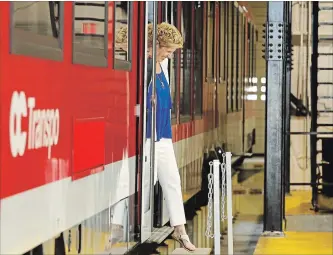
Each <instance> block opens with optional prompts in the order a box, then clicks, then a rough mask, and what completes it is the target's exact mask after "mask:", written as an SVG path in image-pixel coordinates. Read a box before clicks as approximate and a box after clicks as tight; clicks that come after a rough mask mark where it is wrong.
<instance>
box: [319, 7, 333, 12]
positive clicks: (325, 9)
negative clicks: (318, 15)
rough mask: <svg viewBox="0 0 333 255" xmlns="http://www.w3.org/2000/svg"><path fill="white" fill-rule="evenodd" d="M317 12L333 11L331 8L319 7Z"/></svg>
mask: <svg viewBox="0 0 333 255" xmlns="http://www.w3.org/2000/svg"><path fill="white" fill-rule="evenodd" d="M319 11H333V7H331V6H323V7H319Z"/></svg>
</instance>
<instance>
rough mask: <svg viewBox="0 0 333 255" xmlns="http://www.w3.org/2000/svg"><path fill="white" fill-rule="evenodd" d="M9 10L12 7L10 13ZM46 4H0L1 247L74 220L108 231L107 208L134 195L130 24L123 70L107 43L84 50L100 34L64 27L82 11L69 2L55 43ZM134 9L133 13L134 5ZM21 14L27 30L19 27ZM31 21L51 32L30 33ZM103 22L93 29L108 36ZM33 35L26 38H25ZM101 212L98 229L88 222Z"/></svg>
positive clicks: (13, 248) (46, 236)
mask: <svg viewBox="0 0 333 255" xmlns="http://www.w3.org/2000/svg"><path fill="white" fill-rule="evenodd" d="M11 4H13V5H14V6H13V7H11V6H10V5H11ZM98 4H99V6H98V5H95V6H94V8H95V9H96V13H97V14H96V15H97V16H98V15H101V14H103V17H102V18H106V16H104V15H105V13H108V14H109V19H110V21H112V20H113V19H114V17H113V15H114V12H113V10H114V9H113V8H114V5H113V4H111V3H110V4H109V5H108V6H107V7H103V3H98ZM22 5H23V6H22ZM22 7H25V8H22ZM57 7H58V6H56V8H57ZM11 8H13V9H14V10H16V11H15V12H14V13H15V15H14V16H12V17H11V16H10V15H11V12H10V10H11ZM49 8H50V5H49V4H48V3H47V2H44V3H35V4H33V5H30V4H29V3H28V2H27V3H18V4H16V3H15V4H14V3H1V14H2V15H1V24H2V25H3V27H5V29H3V30H2V31H1V38H3V39H2V40H1V41H2V44H1V57H2V58H1V60H2V62H5V63H6V65H5V66H2V69H1V71H2V72H3V73H4V75H3V76H2V78H1V79H2V81H3V86H4V90H3V93H1V95H2V106H3V107H1V123H3V124H4V125H3V126H2V127H3V128H2V129H1V147H2V148H3V150H2V151H1V162H2V168H1V193H0V194H1V223H2V224H1V244H2V245H1V253H6V254H11V253H15V254H19V253H24V252H26V251H27V250H29V249H32V248H33V247H35V246H37V245H39V244H41V243H43V242H46V241H47V240H50V239H53V238H54V237H57V236H58V235H59V234H60V233H61V232H63V231H65V230H68V229H70V228H71V227H73V226H75V225H81V224H82V223H83V226H82V225H81V226H80V229H81V230H80V231H82V233H83V232H84V231H86V232H85V233H87V231H92V230H94V228H103V230H105V232H108V231H109V216H108V215H109V213H110V210H111V207H112V206H113V205H115V204H116V203H117V202H119V201H120V200H122V199H128V196H129V195H131V194H134V192H135V158H136V155H135V150H136V142H135V129H136V123H135V118H136V117H135V114H134V109H135V104H136V90H137V88H136V86H137V81H136V68H137V66H136V65H137V55H136V50H137V48H136V46H137V41H136V38H137V28H136V27H135V26H136V23H133V35H132V38H131V39H132V47H133V48H132V59H131V61H132V63H131V69H129V70H131V71H126V70H121V69H119V68H118V69H117V70H115V69H114V68H113V66H114V65H113V64H114V63H113V60H112V56H113V46H112V43H106V44H104V45H103V44H100V45H103V47H104V52H105V54H107V56H108V57H105V55H103V54H104V53H103V54H100V56H99V58H94V57H91V56H89V55H88V56H87V55H85V56H84V54H85V51H89V50H90V51H91V52H95V53H96V54H97V53H98V54H99V53H100V52H101V51H100V50H98V49H96V48H94V47H92V46H94V45H96V44H97V45H98V44H99V43H100V41H101V40H93V41H89V40H88V41H87V40H86V41H85V42H83V43H81V44H78V43H77V42H78V41H77V40H76V39H77V38H78V37H80V36H81V37H84V35H85V33H88V34H89V33H91V32H92V31H88V32H87V31H84V30H85V29H86V26H84V24H79V28H80V29H82V30H80V31H77V29H78V28H77V27H75V31H73V30H72V27H71V26H68V25H66V24H72V23H73V22H72V21H73V19H74V17H73V14H74V15H76V16H75V17H82V16H83V17H84V15H87V13H88V14H89V12H87V11H84V10H82V11H78V10H77V6H76V5H74V4H73V3H70V2H68V3H64V4H63V5H62V4H61V5H60V9H59V10H61V12H60V14H62V15H63V16H62V17H60V20H61V21H60V25H59V26H60V33H62V35H61V36H60V39H63V40H62V41H61V43H60V46H59V44H58V45H57V39H55V38H54V34H53V37H52V32H51V28H52V24H50V20H49V19H48V18H47V16H46V18H45V15H44V13H50V10H51V9H49ZM52 8H54V6H53V7H52ZM62 8H63V9H62ZM80 8H81V7H80ZM88 8H89V7H88ZM98 8H99V9H98ZM100 8H102V11H100ZM73 9H74V10H73ZM92 9H93V8H92V7H91V8H90V9H89V10H92ZM52 11H54V10H52ZM22 12H23V13H22ZM29 12H30V13H29ZM27 13H28V14H29V15H28V14H27ZM32 14H34V15H32ZM50 15H51V14H50ZM90 15H93V14H90ZM132 15H133V17H131V18H133V20H135V19H137V18H138V17H137V15H138V13H137V4H136V3H134V4H133V11H132ZM31 17H32V18H31ZM16 18H17V19H16ZM99 18H101V17H99ZM11 19H12V20H13V24H14V25H13V26H14V27H13V29H12V31H10V30H9V29H10V24H9V21H10V20H11ZM38 19H39V21H40V23H38ZM25 20H26V21H27V20H29V22H30V23H29V26H31V27H30V30H24V29H22V27H24V26H23V24H22V23H23V22H24V21H25ZM61 22H63V25H61ZM39 24H42V25H43V26H46V27H44V29H49V30H42V29H41V28H40V30H36V29H35V27H34V26H37V27H38V25H39ZM111 24H113V23H112V22H111ZM56 25H58V24H56ZM40 26H41V25H40ZM61 29H63V31H61ZM106 29H107V30H105V29H98V26H97V29H96V31H94V33H95V34H98V33H101V32H102V36H103V37H104V39H108V40H113V26H110V27H109V28H107V27H106ZM43 31H44V32H43ZM104 31H106V33H105V34H104ZM53 32H54V31H53ZM33 33H36V34H35V37H34V38H33V41H28V42H27V44H24V39H23V38H26V39H29V38H30V37H28V36H31V37H33ZM9 34H11V35H12V38H8V35H9ZM105 37H106V38H105ZM93 38H95V37H93ZM73 41H74V44H73ZM75 42H76V43H75ZM105 42H107V40H105ZM47 43H49V44H47ZM45 44H47V45H45ZM27 45H28V46H27ZM80 47H81V48H80ZM50 48H51V49H50ZM80 50H81V51H80ZM74 51H75V55H76V56H74V57H73V54H74V53H73V52H74ZM10 52H11V53H10ZM41 52H43V53H45V55H43V56H42V55H40V54H41ZM85 59H90V62H89V63H91V65H89V63H88V64H87V62H86V61H85ZM103 59H104V60H103ZM73 61H74V63H73ZM103 61H104V62H103ZM103 65H104V66H103ZM128 206H130V207H131V210H133V209H132V208H134V205H133V204H132V205H128V204H127V207H128ZM101 212H102V213H103V217H104V218H105V219H104V220H103V222H100V224H102V225H103V226H100V225H99V223H96V222H95V220H96V219H97V218H98V217H100V215H99V213H101ZM122 213H125V214H126V215H128V214H129V212H128V211H127V212H125V211H123V212H122ZM132 214H133V213H132ZM93 216H95V218H94V219H93V220H90V221H88V222H87V220H88V219H91V218H92V217H93ZM96 217H97V218H96ZM85 222H86V223H85ZM133 231H134V227H133V230H132V232H133ZM32 233H33V234H32ZM17 240H20V242H17ZM103 250H104V249H103Z"/></svg>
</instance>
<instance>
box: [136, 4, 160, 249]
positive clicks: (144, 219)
mask: <svg viewBox="0 0 333 255" xmlns="http://www.w3.org/2000/svg"><path fill="white" fill-rule="evenodd" d="M144 9H145V19H144V31H145V33H144V34H145V35H144V42H143V48H144V49H143V55H144V56H145V57H143V58H142V61H141V64H143V67H144V68H143V71H144V77H143V92H142V93H143V95H142V99H143V103H142V105H141V112H142V118H141V120H142V124H141V126H142V132H141V134H140V135H142V143H141V148H142V150H141V155H142V156H141V158H142V160H141V170H142V171H141V173H142V174H141V176H140V177H141V178H140V184H141V196H140V203H141V207H140V209H141V210H140V211H141V225H140V232H141V235H140V239H141V242H142V243H143V242H145V241H146V240H147V239H148V238H149V237H150V236H151V233H152V231H153V220H154V217H153V216H154V172H155V160H154V156H155V155H154V153H153V152H154V151H155V148H154V143H155V142H154V140H155V132H151V136H152V137H151V140H150V146H149V147H148V148H149V149H148V150H149V152H148V153H149V154H150V157H149V162H148V157H147V156H146V155H147V151H146V124H147V123H146V119H147V118H146V116H147V111H146V105H147V100H148V99H147V91H148V81H149V80H150V79H149V77H147V74H148V63H147V62H148V61H147V57H146V53H147V36H148V34H147V32H148V31H147V29H146V28H147V24H148V14H149V6H148V4H147V3H146V4H145V8H144ZM152 11H153V27H154V30H155V31H154V32H153V33H155V32H156V25H157V2H156V1H154V2H153V10H152ZM155 58H156V42H153V56H152V67H153V68H152V73H154V72H155V70H156V63H155V62H154V59H155ZM142 62H143V63H142ZM155 77H156V76H154V75H153V76H152V86H153V92H152V93H155ZM152 117H153V119H152V126H151V130H155V124H156V123H155V109H154V107H153V109H152ZM147 162H148V163H147ZM151 162H153V163H151ZM148 165H149V167H147V166H148ZM148 169H149V171H147V170H148ZM148 176H149V177H148ZM146 178H149V192H148V194H149V209H147V210H146V208H145V206H144V205H145V199H146V196H145V180H146ZM146 181H147V180H146Z"/></svg>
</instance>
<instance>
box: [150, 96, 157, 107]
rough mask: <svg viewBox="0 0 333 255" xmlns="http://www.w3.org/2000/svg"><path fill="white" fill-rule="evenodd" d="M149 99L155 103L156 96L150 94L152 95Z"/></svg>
mask: <svg viewBox="0 0 333 255" xmlns="http://www.w3.org/2000/svg"><path fill="white" fill-rule="evenodd" d="M150 101H151V103H152V104H154V105H156V98H155V95H152V96H151V98H150Z"/></svg>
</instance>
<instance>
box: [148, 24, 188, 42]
mask: <svg viewBox="0 0 333 255" xmlns="http://www.w3.org/2000/svg"><path fill="white" fill-rule="evenodd" d="M156 39H157V42H158V43H159V45H160V46H161V47H176V48H183V43H184V42H183V37H182V35H181V33H180V32H179V30H178V29H177V28H176V27H175V26H174V25H171V24H169V23H166V22H163V23H161V24H158V25H157V38H156ZM152 43H153V24H149V25H148V45H149V46H151V45H152Z"/></svg>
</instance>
